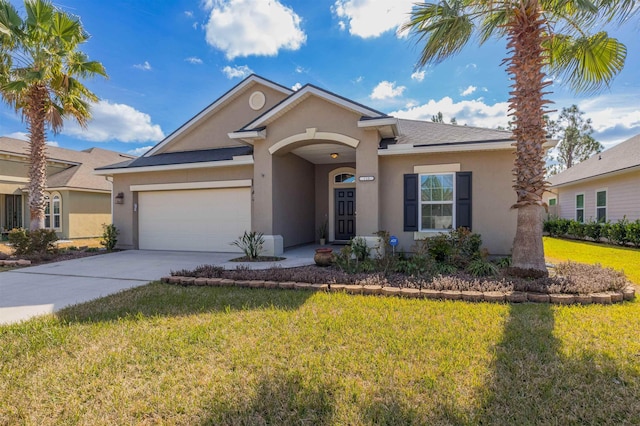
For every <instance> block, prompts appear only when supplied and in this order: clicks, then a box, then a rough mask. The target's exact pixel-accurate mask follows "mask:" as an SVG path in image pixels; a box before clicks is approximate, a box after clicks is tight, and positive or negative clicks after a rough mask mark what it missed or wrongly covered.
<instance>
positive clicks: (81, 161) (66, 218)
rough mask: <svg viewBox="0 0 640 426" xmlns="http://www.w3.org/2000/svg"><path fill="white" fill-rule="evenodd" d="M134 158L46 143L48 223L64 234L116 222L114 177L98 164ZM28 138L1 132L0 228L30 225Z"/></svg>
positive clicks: (87, 232)
mask: <svg viewBox="0 0 640 426" xmlns="http://www.w3.org/2000/svg"><path fill="white" fill-rule="evenodd" d="M132 158H134V157H132V156H129V155H124V154H120V153H117V152H113V151H107V150H104V149H100V148H90V149H87V150H84V151H74V150H71V149H64V148H59V147H55V146H47V188H46V192H45V193H46V196H47V201H46V206H45V227H46V228H49V229H53V230H55V231H56V234H57V235H58V237H59V238H61V239H76V238H89V237H97V236H100V235H102V224H104V223H111V182H108V181H107V180H106V179H105V178H104V177H103V176H96V175H95V174H93V170H94V169H95V168H96V167H100V166H104V165H108V164H113V163H114V162H117V161H123V160H130V159H132ZM28 176H29V143H28V142H25V141H21V140H17V139H12V138H8V137H0V228H2V230H3V231H4V232H7V231H8V230H11V229H13V228H21V227H28V226H29V205H28V186H29V178H28Z"/></svg>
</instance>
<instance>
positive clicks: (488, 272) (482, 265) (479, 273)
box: [466, 258, 498, 277]
mask: <svg viewBox="0 0 640 426" xmlns="http://www.w3.org/2000/svg"><path fill="white" fill-rule="evenodd" d="M466 271H467V272H468V273H470V274H471V275H473V276H474V277H487V276H492V275H498V267H497V266H496V265H494V264H493V263H491V262H488V261H486V260H484V259H482V258H477V259H473V260H472V261H471V262H469V265H467V268H466Z"/></svg>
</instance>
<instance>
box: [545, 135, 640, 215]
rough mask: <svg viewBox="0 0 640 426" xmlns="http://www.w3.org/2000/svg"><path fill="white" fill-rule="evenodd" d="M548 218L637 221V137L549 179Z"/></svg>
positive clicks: (639, 191)
mask: <svg viewBox="0 0 640 426" xmlns="http://www.w3.org/2000/svg"><path fill="white" fill-rule="evenodd" d="M549 182H550V183H551V187H550V192H549V193H547V194H546V197H545V200H546V202H547V204H549V214H550V215H553V216H558V217H562V218H565V219H574V220H578V221H580V222H589V221H591V220H597V221H602V222H606V221H608V220H610V221H612V222H616V221H618V220H620V219H622V218H623V217H625V216H626V217H627V219H629V220H636V219H640V135H636V136H634V137H632V138H631V139H628V140H626V141H624V142H621V143H619V144H618V145H616V146H614V147H612V148H609V149H607V150H606V151H603V152H601V153H600V154H596V155H594V156H592V157H591V158H589V159H587V160H586V161H583V162H582V163H578V164H576V165H575V166H573V167H571V168H569V169H567V170H565V171H563V172H562V173H558V174H557V175H555V176H552V177H551V178H550V179H549Z"/></svg>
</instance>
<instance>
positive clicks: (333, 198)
mask: <svg viewBox="0 0 640 426" xmlns="http://www.w3.org/2000/svg"><path fill="white" fill-rule="evenodd" d="M342 173H351V174H353V175H354V176H356V169H354V168H353V167H338V168H337V169H333V170H331V171H330V172H329V215H328V222H329V233H328V234H327V238H328V241H335V236H336V229H335V228H336V223H335V222H336V215H335V210H336V207H335V206H336V196H335V191H334V190H335V189H336V188H355V187H356V182H347V183H345V182H341V183H336V182H335V178H336V176H337V175H340V174H342ZM356 196H357V193H356ZM356 225H357V224H356Z"/></svg>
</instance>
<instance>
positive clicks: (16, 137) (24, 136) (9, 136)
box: [5, 132, 29, 141]
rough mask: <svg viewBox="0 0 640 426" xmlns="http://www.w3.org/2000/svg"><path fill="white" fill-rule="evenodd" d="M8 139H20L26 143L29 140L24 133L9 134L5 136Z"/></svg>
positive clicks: (27, 135)
mask: <svg viewBox="0 0 640 426" xmlns="http://www.w3.org/2000/svg"><path fill="white" fill-rule="evenodd" d="M5 136H6V137H8V138H13V139H20V140H21V141H28V140H29V134H28V133H25V132H13V133H9V134H8V135H5Z"/></svg>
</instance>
